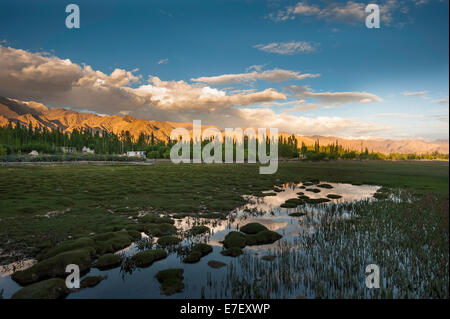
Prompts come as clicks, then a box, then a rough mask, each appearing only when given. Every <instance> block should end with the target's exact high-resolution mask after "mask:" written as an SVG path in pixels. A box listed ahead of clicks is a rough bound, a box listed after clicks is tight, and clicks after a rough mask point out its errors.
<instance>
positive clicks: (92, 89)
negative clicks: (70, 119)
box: [0, 46, 385, 136]
mask: <svg viewBox="0 0 450 319" xmlns="http://www.w3.org/2000/svg"><path fill="white" fill-rule="evenodd" d="M136 72H137V70H132V71H127V70H123V69H115V70H114V71H113V72H112V73H111V74H105V73H103V72H101V71H99V70H94V69H93V68H92V67H91V66H89V65H84V64H82V65H79V64H76V63H73V62H71V61H70V60H68V59H60V58H58V57H55V56H47V55H42V54H39V53H30V52H28V51H24V50H19V49H13V48H5V47H2V46H0V95H2V96H8V97H12V98H17V99H21V100H28V101H29V100H34V101H36V102H39V103H45V104H47V105H48V104H49V105H52V106H59V107H70V108H73V109H77V110H90V111H93V112H96V113H99V114H129V115H131V116H135V117H139V118H144V119H148V120H160V121H172V122H190V121H192V120H194V119H200V120H202V122H203V123H204V124H209V125H217V126H220V127H238V126H239V127H249V126H253V127H254V126H259V127H277V128H278V129H279V130H280V131H288V132H293V133H299V134H305V135H312V134H329V133H330V132H333V134H336V135H341V136H344V135H352V136H358V135H370V134H374V133H376V132H380V131H382V130H383V129H385V128H384V127H381V126H378V125H376V124H371V123H366V122H361V121H357V120H353V119H345V118H340V117H318V118H308V117H299V116H294V115H292V114H289V111H287V112H283V113H279V114H278V113H275V112H274V111H273V110H272V109H270V108H269V107H265V106H262V107H259V108H254V107H255V106H257V105H260V104H265V103H284V102H287V97H286V95H285V94H284V93H281V92H278V91H277V90H275V89H272V88H268V89H265V90H263V91H241V92H236V93H235V94H230V93H229V92H227V91H225V90H221V89H217V88H213V87H210V86H207V85H202V84H200V83H194V84H190V83H187V82H185V81H163V80H161V79H159V78H158V77H155V76H152V77H149V80H148V82H147V83H143V84H142V83H141V81H142V79H141V76H138V75H136V74H135V73H136ZM255 72H256V78H261V79H265V80H268V81H281V80H282V79H283V78H302V77H303V76H305V75H303V74H300V73H296V72H292V71H287V70H281V72H280V70H278V69H275V70H268V71H264V72H261V71H255ZM250 73H253V72H250ZM253 77H255V75H253ZM136 84H139V86H138V87H132V86H131V85H133V86H135V85H136ZM297 93H299V95H301V94H300V93H301V92H297ZM303 94H304V95H306V96H307V97H308V98H311V97H312V98H318V99H319V100H322V101H328V100H330V98H329V97H327V96H326V94H327V93H313V92H311V91H310V90H309V89H307V90H303ZM324 94H325V95H324ZM349 94H350V95H352V94H353V95H352V96H353V98H349V97H346V98H343V97H341V98H340V99H339V98H337V97H334V99H331V100H333V101H335V102H336V103H342V102H346V101H348V100H349V99H350V100H358V101H362V100H364V99H372V100H376V99H377V98H376V97H374V96H372V95H370V94H368V93H359V94H360V95H358V92H350V93H348V92H347V93H345V94H344V95H349ZM303 103H304V101H296V102H294V107H295V106H299V107H301V106H303V107H304V108H308V107H311V105H309V104H307V103H305V104H304V105H302V104H303Z"/></svg>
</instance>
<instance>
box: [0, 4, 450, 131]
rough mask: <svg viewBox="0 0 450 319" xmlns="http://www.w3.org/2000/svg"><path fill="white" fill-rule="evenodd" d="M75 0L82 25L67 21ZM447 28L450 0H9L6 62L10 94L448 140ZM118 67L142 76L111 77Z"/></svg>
mask: <svg viewBox="0 0 450 319" xmlns="http://www.w3.org/2000/svg"><path fill="white" fill-rule="evenodd" d="M69 3H75V4H77V5H79V7H80V11H81V27H80V29H67V28H66V27H65V18H66V16H67V15H68V14H67V13H65V6H66V5H67V4H69ZM368 3H378V4H379V5H380V8H381V28H380V29H368V28H366V27H365V24H364V20H365V15H366V14H365V13H364V11H363V9H364V7H365V5H366V4H368ZM448 33H449V16H448V0H442V1H441V0H380V1H375V0H372V1H363V0H355V1H328V0H316V1H274V0H271V1H262V0H261V1H256V0H255V1H252V0H248V1H238V0H227V1H215V0H211V1H189V2H188V1H167V0H166V1H153V0H152V1H136V0H133V1H119V0H107V1H92V0H91V1H73V2H65V1H56V0H54V1H48V0H43V1H18V0H14V1H9V0H2V2H1V3H0V41H2V44H1V45H2V47H3V51H2V54H3V55H5V56H6V55H7V54H8V55H9V56H13V58H12V59H15V62H14V61H13V62H8V63H9V64H8V65H4V66H3V70H8V72H9V73H7V71H4V74H3V75H2V74H1V72H2V71H1V70H0V84H2V79H3V81H4V83H5V85H2V86H3V88H2V89H0V94H1V95H7V96H11V97H14V98H20V99H25V100H31V99H33V100H37V101H39V102H42V103H46V104H48V105H50V106H55V107H70V108H73V109H77V110H89V111H93V112H97V113H101V114H117V113H120V114H130V115H134V116H138V117H143V118H146V119H155V120H172V121H187V120H192V119H201V120H203V122H204V123H206V124H214V125H219V126H222V127H223V126H230V125H233V124H237V125H248V126H257V125H259V126H262V125H265V126H278V128H279V129H280V130H286V131H291V132H295V133H299V134H303V135H310V134H321V135H338V136H343V137H364V136H367V137H368V136H371V137H373V136H379V137H389V138H426V139H448V95H449V93H448V85H449V83H448V79H449V72H448V70H449V69H448V67H449V66H448V57H449V42H448V37H449V34H448ZM6 48H9V50H8V51H6ZM18 50H25V51H26V52H28V53H29V54H31V56H30V57H28V56H26V54H27V53H24V52H22V51H20V52H19V51H18ZM35 55H40V56H42V57H44V58H45V59H48V60H42V59H39V58H38V57H36V56H35ZM52 59H53V60H52ZM66 59H69V60H70V65H68V63H65V64H64V63H62V62H61V61H64V60H66ZM4 61H6V59H4ZM18 61H22V62H21V63H19V62H18ZM23 61H26V62H23ZM30 61H31V62H30ZM53 62H54V63H56V64H58V63H59V64H58V68H62V69H61V71H60V72H56V71H54V69H55V68H54V67H53V64H52V63H53ZM3 63H6V62H3ZM24 63H29V65H28V64H27V67H24ZM61 63H62V64H61ZM60 64H61V65H60ZM86 65H87V66H89V67H90V70H92V72H91V71H90V70H86V69H85V66H86ZM0 66H2V65H1V62H0ZM252 66H254V67H252ZM45 67H49V69H48V70H47V69H45ZM63 67H67V68H68V69H67V71H66V70H64V69H63ZM77 67H78V68H81V71H80V70H79V69H77ZM30 68H33V70H34V71H33V72H34V73H33V74H31V75H30V73H29V70H30ZM58 68H57V69H58ZM44 69H45V71H44ZM115 69H120V70H123V71H124V74H127V72H131V73H132V75H130V74H128V75H124V77H125V78H124V79H121V80H120V81H119V80H117V81H116V80H114V81H113V80H112V77H111V74H112V72H113V71H114V70H115ZM136 69H138V70H136ZM274 70H275V71H274ZM279 70H283V71H285V72H290V73H289V74H288V73H284V76H286V77H287V78H282V79H280V77H279V75H280V74H279V73H280V72H279ZM95 71H98V72H100V73H102V74H103V75H99V79H100V81H101V83H102V84H101V85H103V86H104V87H99V85H100V84H99V81H97V79H95V80H92V79H93V77H94V76H96V75H95V74H96V72H95ZM265 71H266V72H269V73H264V72H265ZM27 72H28V73H27ZM36 72H37V73H36ZM51 72H55V74H51ZM71 72H73V74H72V73H71ZM270 72H272V73H270ZM295 72H297V73H295ZM294 73H295V74H294ZM17 74H20V75H21V76H22V78H26V79H27V81H25V80H23V81H19V80H17V79H15V80H17V81H16V82H15V81H13V77H14V76H17ZM36 74H38V75H40V76H36ZM230 74H231V75H233V76H232V77H231V78H232V80H229V79H228V80H226V79H225V78H224V77H223V75H230ZM293 74H294V75H293ZM302 74H307V75H308V74H309V75H310V76H306V77H304V78H300V77H299V75H302ZM295 75H297V77H296V76H295ZM27 76H29V77H30V78H29V79H28V78H27ZM46 76H48V77H46ZM134 76H135V77H137V78H138V79H134V78H133V77H134ZM220 76H222V77H220ZM149 77H157V78H158V81H150V82H148V80H149ZM211 77H219V78H216V79H212V78H211ZM68 78H70V79H68ZM199 78H202V80H204V81H199V80H198V79H199ZM229 78H230V77H229ZM55 79H56V80H55ZM80 79H90V80H89V81H87V80H86V81H80ZM196 79H197V80H196ZM267 79H270V80H267ZM91 80H92V81H91ZM30 81H32V82H30ZM46 81H47V82H46ZM66 81H67V83H68V84H67V85H68V86H69V87H68V86H66V85H64V86H63V85H61V86H57V85H55V83H54V82H58V83H66ZM70 81H72V82H70ZM179 81H184V82H183V83H181V84H180V82H179ZM49 83H50V84H52V85H55V86H54V87H52V85H49ZM80 83H81V84H80ZM86 83H88V84H86ZM27 85H28V86H27ZM87 85H89V87H87ZM41 86H42V88H41ZM294 86H295V87H297V88H296V89H294V88H293V87H294ZM305 86H306V88H305ZM49 87H52V88H53V89H52V90H51V91H50V90H47V88H49ZM205 87H206V89H202V90H200V91H199V88H200V89H201V88H205ZM58 90H61V91H60V92H58ZM205 90H206V91H205ZM105 92H107V94H106V93H105ZM199 92H200V93H199ZM205 92H210V93H211V96H206V98H205V94H206V93H205ZM305 92H306V93H305ZM115 94H117V97H116V95H115ZM108 98H109V99H108ZM199 99H204V100H202V101H201V102H199V103H197V102H198V101H200V100H199ZM119 100H120V102H117V101H119ZM209 100H211V102H208V101H209ZM197 104H199V105H197ZM191 105H192V107H191ZM194 117H196V118H194Z"/></svg>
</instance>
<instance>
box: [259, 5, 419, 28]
mask: <svg viewBox="0 0 450 319" xmlns="http://www.w3.org/2000/svg"><path fill="white" fill-rule="evenodd" d="M422 1H424V0H419V1H418V2H422ZM380 2H381V3H379V7H380V17H381V20H382V21H383V22H384V23H385V24H391V23H392V21H393V13H394V12H397V11H400V12H402V13H405V12H406V11H407V8H408V7H407V6H406V5H405V3H404V1H402V0H384V1H380ZM367 4H368V3H366V2H357V1H347V2H344V3H342V2H341V3H339V2H331V1H330V2H326V4H325V5H324V6H322V7H321V6H319V5H317V4H310V3H309V2H308V1H300V2H298V3H297V4H296V5H295V6H288V7H286V8H285V9H282V10H279V11H278V12H277V13H276V14H274V13H272V14H269V15H268V17H269V18H270V19H272V20H274V21H286V20H293V19H295V18H296V17H297V16H307V17H315V18H317V19H319V20H325V21H328V22H340V23H347V24H359V23H363V22H364V21H365V19H366V13H365V8H366V5H367Z"/></svg>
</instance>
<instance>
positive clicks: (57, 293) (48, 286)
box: [11, 278, 70, 299]
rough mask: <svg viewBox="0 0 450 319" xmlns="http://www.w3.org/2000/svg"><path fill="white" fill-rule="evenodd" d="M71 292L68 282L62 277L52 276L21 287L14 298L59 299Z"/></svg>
mask: <svg viewBox="0 0 450 319" xmlns="http://www.w3.org/2000/svg"><path fill="white" fill-rule="evenodd" d="M69 293H70V290H69V289H68V288H67V287H66V282H65V281H64V280H63V279H60V278H52V279H48V280H44V281H41V282H37V283H35V284H32V285H29V286H26V287H25V288H22V289H20V290H19V291H17V292H16V293H15V294H14V295H12V297H11V298H12V299H58V298H62V297H65V296H66V295H68V294H69Z"/></svg>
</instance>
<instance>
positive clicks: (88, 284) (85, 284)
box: [80, 276, 108, 288]
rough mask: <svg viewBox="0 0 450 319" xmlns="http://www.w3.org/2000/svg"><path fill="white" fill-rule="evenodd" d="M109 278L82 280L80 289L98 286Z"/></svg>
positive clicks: (100, 277) (90, 277)
mask: <svg viewBox="0 0 450 319" xmlns="http://www.w3.org/2000/svg"><path fill="white" fill-rule="evenodd" d="M107 277H108V276H88V277H85V278H83V279H82V280H81V282H80V288H89V287H94V286H97V285H98V284H99V283H100V282H101V281H102V280H105V279H106V278H107Z"/></svg>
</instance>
